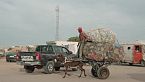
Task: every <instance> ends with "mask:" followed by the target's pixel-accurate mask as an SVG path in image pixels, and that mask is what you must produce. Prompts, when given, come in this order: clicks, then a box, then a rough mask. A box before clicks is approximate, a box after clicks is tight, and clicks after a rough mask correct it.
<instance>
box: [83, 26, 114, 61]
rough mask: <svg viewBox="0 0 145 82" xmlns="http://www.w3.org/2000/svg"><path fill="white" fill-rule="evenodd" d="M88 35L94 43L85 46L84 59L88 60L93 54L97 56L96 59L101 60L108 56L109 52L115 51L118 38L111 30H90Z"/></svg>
mask: <svg viewBox="0 0 145 82" xmlns="http://www.w3.org/2000/svg"><path fill="white" fill-rule="evenodd" d="M86 34H87V36H88V38H89V39H90V40H91V41H92V42H93V43H87V44H85V46H84V48H83V55H84V57H87V58H88V57H89V54H90V53H91V54H92V52H93V53H95V54H96V56H94V59H95V60H100V59H102V57H105V56H106V53H107V52H108V51H111V50H112V49H113V45H114V43H115V39H116V37H115V33H113V32H112V31H111V30H109V29H105V28H98V29H93V30H90V31H89V32H87V33H86ZM90 59H92V58H90Z"/></svg>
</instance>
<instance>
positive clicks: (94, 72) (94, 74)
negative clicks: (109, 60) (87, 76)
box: [91, 68, 98, 77]
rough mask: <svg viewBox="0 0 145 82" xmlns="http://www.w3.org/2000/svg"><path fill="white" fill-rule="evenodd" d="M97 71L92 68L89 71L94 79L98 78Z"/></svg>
mask: <svg viewBox="0 0 145 82" xmlns="http://www.w3.org/2000/svg"><path fill="white" fill-rule="evenodd" d="M97 71H98V69H95V68H92V69H91V73H92V75H93V76H94V77H98V75H97Z"/></svg>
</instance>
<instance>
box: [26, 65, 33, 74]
mask: <svg viewBox="0 0 145 82" xmlns="http://www.w3.org/2000/svg"><path fill="white" fill-rule="evenodd" d="M24 69H25V72H26V73H33V72H34V70H35V68H34V67H33V66H24Z"/></svg>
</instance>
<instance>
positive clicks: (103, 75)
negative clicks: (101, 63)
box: [97, 67, 110, 79]
mask: <svg viewBox="0 0 145 82" xmlns="http://www.w3.org/2000/svg"><path fill="white" fill-rule="evenodd" d="M97 75H98V78H99V79H107V78H108V77H109V75H110V72H109V69H108V68H107V67H100V68H99V69H98V71H97Z"/></svg>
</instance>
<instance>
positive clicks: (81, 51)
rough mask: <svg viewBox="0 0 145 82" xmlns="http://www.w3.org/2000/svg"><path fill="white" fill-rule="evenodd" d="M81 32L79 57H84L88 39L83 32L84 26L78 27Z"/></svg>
mask: <svg viewBox="0 0 145 82" xmlns="http://www.w3.org/2000/svg"><path fill="white" fill-rule="evenodd" d="M78 32H79V44H78V45H79V48H78V57H79V58H83V46H84V43H85V42H86V41H88V36H87V35H86V33H85V32H83V30H82V27H79V28H78Z"/></svg>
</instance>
